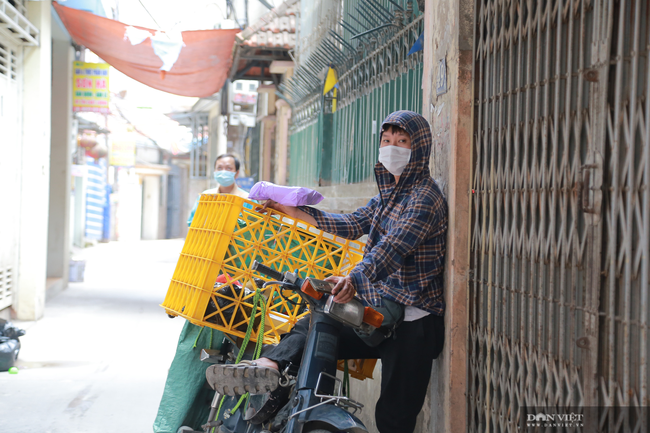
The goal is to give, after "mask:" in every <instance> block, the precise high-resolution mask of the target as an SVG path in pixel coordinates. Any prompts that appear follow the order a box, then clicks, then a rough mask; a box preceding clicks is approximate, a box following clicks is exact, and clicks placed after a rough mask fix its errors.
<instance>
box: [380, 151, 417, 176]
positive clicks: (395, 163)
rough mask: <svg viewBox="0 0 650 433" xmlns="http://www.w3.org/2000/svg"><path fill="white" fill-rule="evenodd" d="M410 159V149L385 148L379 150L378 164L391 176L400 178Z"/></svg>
mask: <svg viewBox="0 0 650 433" xmlns="http://www.w3.org/2000/svg"><path fill="white" fill-rule="evenodd" d="M409 159H411V149H405V148H403V147H397V146H385V147H380V148H379V162H381V163H382V164H383V165H384V167H386V170H388V171H389V172H390V174H392V175H393V176H400V175H401V174H402V172H403V171H404V168H405V167H406V165H407V164H408V163H409Z"/></svg>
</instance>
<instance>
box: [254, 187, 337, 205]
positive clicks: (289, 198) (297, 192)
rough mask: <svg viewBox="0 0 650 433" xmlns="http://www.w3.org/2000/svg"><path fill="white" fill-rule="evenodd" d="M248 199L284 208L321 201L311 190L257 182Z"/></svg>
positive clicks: (320, 197) (318, 195)
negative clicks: (265, 201) (269, 201)
mask: <svg viewBox="0 0 650 433" xmlns="http://www.w3.org/2000/svg"><path fill="white" fill-rule="evenodd" d="M248 197H249V198H251V199H253V200H273V201H275V202H278V203H280V204H283V205H285V206H308V205H312V204H318V203H320V202H321V201H323V198H324V197H323V196H322V195H321V193H319V192H318V191H314V190H313V189H309V188H303V187H299V186H280V185H275V184H273V183H271V182H257V183H256V184H255V185H253V188H251V192H250V193H249V194H248Z"/></svg>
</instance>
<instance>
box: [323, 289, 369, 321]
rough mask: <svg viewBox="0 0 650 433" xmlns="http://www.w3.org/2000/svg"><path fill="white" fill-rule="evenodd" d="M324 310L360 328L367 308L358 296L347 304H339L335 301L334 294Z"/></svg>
mask: <svg viewBox="0 0 650 433" xmlns="http://www.w3.org/2000/svg"><path fill="white" fill-rule="evenodd" d="M323 311H324V312H325V314H329V315H330V316H333V317H335V318H336V319H338V320H339V321H341V322H343V323H345V324H347V325H350V326H353V327H355V328H359V327H360V326H361V324H362V323H363V314H364V311H365V308H364V306H363V304H362V303H361V301H359V300H358V299H356V298H355V299H352V300H351V301H350V302H347V303H345V304H339V303H337V302H334V296H330V297H329V299H328V300H327V302H326V303H325V308H323Z"/></svg>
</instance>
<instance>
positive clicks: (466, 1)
mask: <svg viewBox="0 0 650 433" xmlns="http://www.w3.org/2000/svg"><path fill="white" fill-rule="evenodd" d="M473 22H474V1H473V0H427V1H426V4H425V40H424V41H425V42H424V64H425V70H424V74H425V75H424V77H423V87H424V89H423V91H424V95H423V101H424V105H425V106H424V107H423V114H424V116H425V117H427V119H428V120H429V123H430V124H431V128H432V133H433V137H434V145H433V154H432V161H431V173H432V175H433V177H434V178H436V179H437V180H439V181H440V182H441V183H442V184H443V188H444V192H445V194H446V196H447V201H448V204H449V228H448V237H447V256H446V263H445V301H446V303H447V310H446V313H445V326H446V335H445V349H444V351H443V353H442V355H441V356H440V358H439V359H437V360H436V361H434V368H433V373H432V377H431V384H430V394H429V400H430V403H429V405H430V413H425V417H424V419H423V426H422V431H427V432H433V431H436V432H454V433H455V432H458V433H460V432H463V433H464V432H466V431H467V356H466V354H467V279H468V269H469V266H468V262H469V248H468V247H469V224H470V209H469V198H470V197H469V192H470V176H471V164H472V159H471V155H472V146H471V144H472V125H473V119H472V87H473V80H472V47H473V38H474V28H473ZM442 60H444V63H441V61H442ZM441 64H442V65H443V66H442V67H441ZM445 64H446V67H445ZM443 74H445V75H446V86H442V85H441V84H442V83H443V82H444V79H443V78H444V76H443ZM439 87H440V88H439Z"/></svg>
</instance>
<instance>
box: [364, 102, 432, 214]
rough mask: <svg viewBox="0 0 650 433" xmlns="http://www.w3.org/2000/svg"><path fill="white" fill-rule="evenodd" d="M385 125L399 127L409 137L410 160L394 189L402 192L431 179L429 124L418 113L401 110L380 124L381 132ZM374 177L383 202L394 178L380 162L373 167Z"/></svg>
mask: <svg viewBox="0 0 650 433" xmlns="http://www.w3.org/2000/svg"><path fill="white" fill-rule="evenodd" d="M385 125H396V126H399V127H400V128H402V129H404V130H405V131H406V132H408V134H409V135H410V136H411V158H410V159H409V162H408V164H407V165H406V168H404V172H402V175H401V176H400V182H399V184H398V185H397V188H395V189H396V190H402V189H404V188H405V187H407V186H413V185H415V184H417V183H418V182H419V181H420V180H421V179H423V178H429V177H431V174H430V172H429V157H430V156H431V145H432V138H431V128H430V126H429V122H427V120H426V119H425V118H424V117H422V116H421V115H419V114H418V113H415V112H413V111H406V110H402V111H395V112H394V113H391V114H389V115H388V116H387V117H386V119H385V120H384V121H383V123H382V124H381V130H382V131H383V130H384V127H385ZM380 140H381V134H380ZM380 143H381V141H380ZM375 175H376V177H377V184H378V186H379V192H380V193H381V195H382V201H383V200H384V198H385V197H387V196H386V194H387V193H389V192H390V189H391V188H392V186H393V185H394V182H395V178H394V177H393V175H392V174H390V173H389V172H388V170H386V167H384V165H383V164H382V163H381V162H378V163H377V164H376V165H375Z"/></svg>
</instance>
